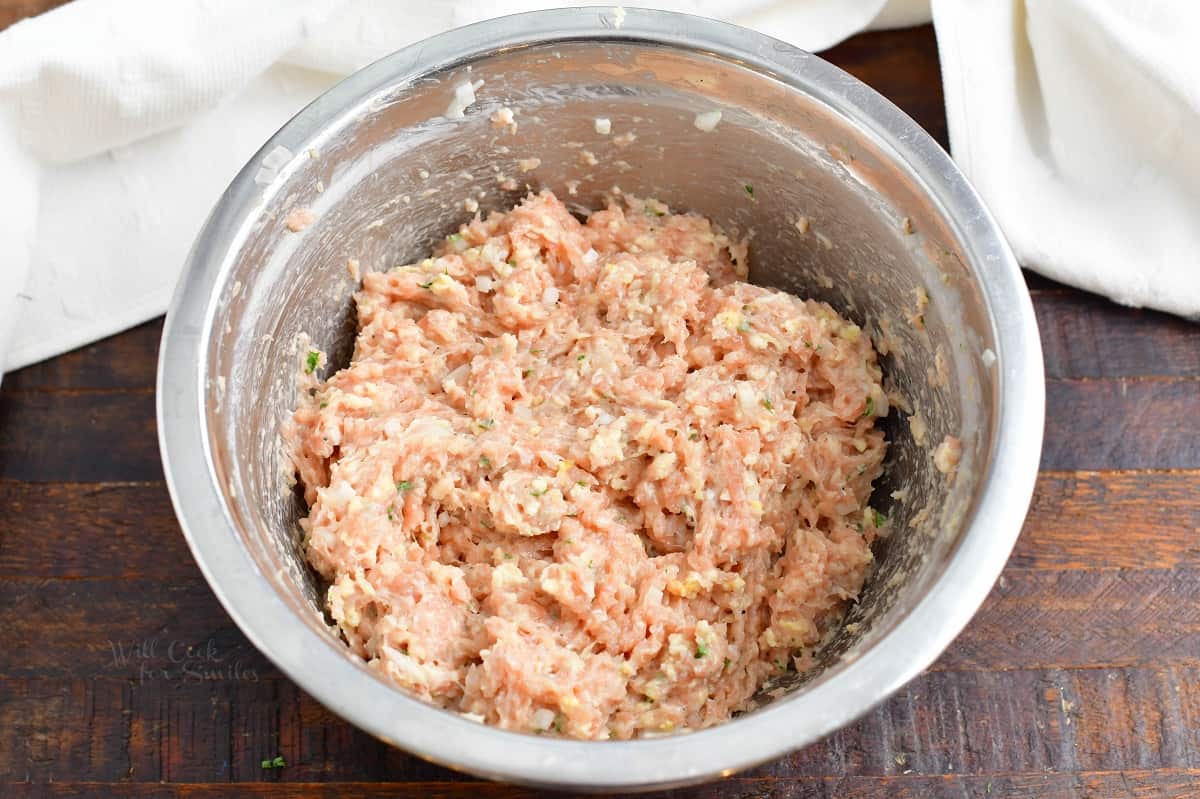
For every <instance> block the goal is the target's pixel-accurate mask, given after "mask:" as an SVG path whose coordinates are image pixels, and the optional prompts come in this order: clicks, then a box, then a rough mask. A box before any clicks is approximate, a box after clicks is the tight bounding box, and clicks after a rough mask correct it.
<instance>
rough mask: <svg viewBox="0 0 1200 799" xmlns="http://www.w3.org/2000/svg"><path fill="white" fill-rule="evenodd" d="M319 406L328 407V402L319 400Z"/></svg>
mask: <svg viewBox="0 0 1200 799" xmlns="http://www.w3.org/2000/svg"><path fill="white" fill-rule="evenodd" d="M321 407H322V408H328V407H329V403H328V402H325V401H322V402H321Z"/></svg>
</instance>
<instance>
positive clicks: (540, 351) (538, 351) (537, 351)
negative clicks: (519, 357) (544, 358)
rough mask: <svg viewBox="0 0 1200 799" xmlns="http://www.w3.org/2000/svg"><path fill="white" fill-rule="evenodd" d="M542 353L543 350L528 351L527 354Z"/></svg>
mask: <svg viewBox="0 0 1200 799" xmlns="http://www.w3.org/2000/svg"><path fill="white" fill-rule="evenodd" d="M542 352H543V350H530V351H529V354H530V355H541V354H542Z"/></svg>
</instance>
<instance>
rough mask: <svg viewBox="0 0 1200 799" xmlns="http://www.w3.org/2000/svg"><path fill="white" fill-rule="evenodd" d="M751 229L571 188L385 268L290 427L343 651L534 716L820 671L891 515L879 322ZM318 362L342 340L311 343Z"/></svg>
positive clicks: (635, 720) (611, 723) (314, 549)
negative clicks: (879, 483) (324, 347)
mask: <svg viewBox="0 0 1200 799" xmlns="http://www.w3.org/2000/svg"><path fill="white" fill-rule="evenodd" d="M745 277H746V247H745V245H744V244H742V243H739V242H737V241H734V240H731V239H730V238H728V237H727V236H725V235H723V234H722V233H721V232H720V231H718V230H717V229H716V228H714V227H713V226H712V225H711V224H710V223H709V222H708V221H707V220H706V219H703V218H701V217H699V216H695V215H688V214H673V213H671V212H670V210H669V209H668V208H667V207H666V206H665V205H663V204H662V203H660V202H657V201H654V200H646V201H641V200H637V199H632V198H625V199H623V200H621V201H620V202H614V203H613V204H612V205H610V207H608V208H607V209H605V210H602V211H597V212H595V213H593V214H591V215H590V217H589V218H588V219H587V221H586V223H581V222H579V221H578V220H577V219H576V218H574V217H573V216H572V215H571V214H570V213H569V212H568V211H567V209H566V208H565V207H564V206H563V204H562V203H561V202H559V200H558V199H557V198H556V197H555V196H554V195H553V194H551V193H549V192H543V193H542V194H539V195H536V196H530V197H529V198H527V199H526V200H525V201H524V202H523V203H521V204H520V205H519V206H517V207H516V208H514V209H513V210H512V211H510V212H508V213H493V214H491V215H490V216H489V217H488V218H487V219H479V218H476V219H475V220H474V221H472V222H471V223H469V224H467V225H464V226H463V227H462V228H461V229H460V230H459V232H458V233H455V234H454V235H452V236H450V237H449V238H448V239H447V240H446V241H445V243H444V244H441V245H439V246H438V248H437V250H436V252H435V255H434V257H432V258H428V259H426V260H424V261H421V262H420V263H417V264H412V265H409V266H401V267H397V268H395V269H392V270H390V271H388V272H376V273H367V274H364V275H363V286H362V290H361V291H359V292H358V294H356V295H355V300H356V302H357V308H358V322H359V332H358V339H357V342H356V345H355V350H354V357H353V361H352V362H351V364H350V365H349V366H348V367H346V368H345V369H342V370H341V371H339V372H337V373H336V374H333V375H331V376H330V377H329V378H328V379H327V380H325V381H323V382H320V381H318V380H317V377H316V375H315V374H313V375H312V377H311V378H309V379H310V380H311V382H310V384H309V385H308V386H307V389H308V390H307V391H305V392H304V394H305V396H304V398H303V399H302V400H301V402H300V406H299V408H298V409H297V410H296V412H295V414H294V416H293V418H292V420H291V421H290V422H289V424H288V425H287V429H286V439H287V441H288V444H289V446H290V448H291V452H292V458H293V460H294V463H295V467H296V471H297V473H298V475H299V479H300V482H301V484H302V486H303V489H304V496H305V499H306V500H307V503H308V505H309V508H310V510H309V515H308V517H307V518H306V519H304V520H303V521H302V522H301V524H302V526H303V529H304V533H305V537H304V552H305V554H306V556H307V558H308V561H309V563H311V564H312V566H313V567H314V568H315V569H316V570H317V572H319V573H320V575H321V576H322V577H323V578H325V579H326V580H328V581H329V584H330V586H329V589H328V596H327V609H328V612H329V614H330V616H331V617H332V619H333V620H334V621H335V622H336V624H337V626H338V628H339V629H340V630H341V632H342V634H343V635H344V636H345V639H346V641H347V642H348V643H349V645H350V647H351V648H352V649H353V650H354V652H355V653H357V654H358V655H359V656H361V657H362V658H364V659H365V660H366V661H367V662H368V663H369V665H370V666H371V667H373V668H375V669H377V670H378V671H379V672H380V673H381V674H383V675H386V676H387V678H389V679H390V680H392V681H394V682H395V683H397V684H399V685H400V686H402V687H404V688H405V689H407V690H408V691H411V692H412V693H414V694H416V695H418V696H420V697H422V698H424V699H426V700H429V701H431V702H434V703H436V704H438V705H441V706H443V707H447V708H451V709H453V710H456V711H459V712H461V713H464V714H467V715H469V716H470V717H472V718H475V719H477V720H480V721H483V722H486V723H488V724H495V725H497V726H500V727H504V728H507V729H511V730H520V731H524V732H538V733H552V734H553V733H561V734H563V735H568V736H574V737H578V738H592V739H596V738H599V739H603V738H630V737H634V736H638V735H644V734H649V733H662V732H665V731H680V730H685V729H698V728H701V727H706V726H709V725H711V724H715V723H717V722H721V721H724V720H726V719H728V718H729V717H730V715H731V714H733V713H735V712H737V711H738V710H739V709H742V708H745V707H746V706H747V703H748V700H749V699H750V698H751V696H752V695H753V694H754V693H755V691H756V690H757V689H758V688H759V687H760V686H761V685H762V684H763V683H764V682H765V681H767V680H768V679H770V678H771V677H772V676H778V675H780V674H782V673H783V672H784V671H786V670H788V669H790V668H797V669H804V668H808V667H810V665H811V652H812V648H813V647H814V646H816V645H818V644H819V643H820V642H821V640H822V638H823V636H824V635H825V634H826V633H827V632H828V630H829V628H830V626H831V625H834V624H836V622H837V620H838V619H839V617H840V615H841V612H842V611H843V610H844V609H845V606H846V604H847V602H849V601H851V600H853V599H854V598H855V597H856V595H857V594H858V591H859V589H860V587H861V586H862V583H863V579H864V576H865V574H866V572H867V569H868V566H869V564H870V563H871V550H870V548H869V547H870V544H871V541H872V540H873V539H874V538H875V537H876V536H877V535H879V534H880V532H881V529H882V528H883V527H884V526H885V525H886V520H885V519H884V518H883V517H882V515H881V514H879V513H877V512H876V511H874V510H872V509H871V508H870V507H869V506H868V505H867V502H868V498H869V496H870V493H871V482H872V481H873V480H874V479H875V478H876V477H878V476H879V474H880V472H881V461H882V459H883V454H884V446H885V445H884V438H883V434H882V432H880V431H879V430H877V429H875V426H874V422H875V419H876V417H879V416H883V415H886V414H887V411H888V404H887V399H886V396H885V395H884V393H883V391H882V390H881V388H880V371H879V367H878V365H877V364H876V356H875V352H874V350H873V349H872V347H871V344H870V342H869V340H868V338H867V337H866V336H864V335H862V334H861V333H860V330H859V328H858V327H856V326H855V325H853V324H851V323H849V322H847V321H846V320H845V319H843V318H842V317H840V316H839V315H838V314H837V313H835V312H834V311H833V309H831V308H830V307H829V306H828V305H824V304H822V303H817V302H812V301H807V302H806V301H803V300H800V299H797V298H795V297H793V296H790V295H788V294H785V293H783V292H780V291H774V290H770V289H765V288H760V287H757V286H752V285H750V284H748V283H745V282H743V280H744V279H745ZM306 360H307V364H306V366H305V371H307V372H309V373H313V372H314V371H315V370H316V369H317V367H318V366H319V365H320V364H323V363H324V356H323V355H321V354H320V353H318V352H315V351H314V352H311V353H307V358H306Z"/></svg>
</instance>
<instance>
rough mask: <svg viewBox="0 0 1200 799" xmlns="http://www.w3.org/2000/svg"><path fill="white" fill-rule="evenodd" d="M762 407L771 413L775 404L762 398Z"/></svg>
mask: <svg viewBox="0 0 1200 799" xmlns="http://www.w3.org/2000/svg"><path fill="white" fill-rule="evenodd" d="M762 406H763V407H764V408H766V409H767V410H768V411H773V410H775V403H773V402H771V401H770V400H769V399H767V398H766V397H763V401H762Z"/></svg>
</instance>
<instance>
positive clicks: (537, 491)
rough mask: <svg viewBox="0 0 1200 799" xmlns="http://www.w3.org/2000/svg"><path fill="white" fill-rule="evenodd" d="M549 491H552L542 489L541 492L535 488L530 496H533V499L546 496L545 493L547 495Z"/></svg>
mask: <svg viewBox="0 0 1200 799" xmlns="http://www.w3.org/2000/svg"><path fill="white" fill-rule="evenodd" d="M549 490H550V489H548V488H543V489H541V490H540V491H539V490H538V489H536V488H535V489H533V490H531V491H530V492H529V496H531V497H540V496H541V495H542V494H545V493H546V492H547V491H549Z"/></svg>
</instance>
